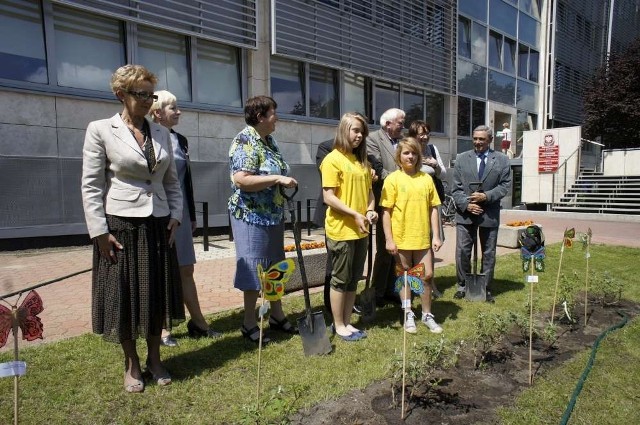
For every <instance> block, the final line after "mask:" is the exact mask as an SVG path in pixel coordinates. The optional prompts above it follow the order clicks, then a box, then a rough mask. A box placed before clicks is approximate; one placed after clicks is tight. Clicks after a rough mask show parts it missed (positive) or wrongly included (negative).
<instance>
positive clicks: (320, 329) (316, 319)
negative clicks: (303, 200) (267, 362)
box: [280, 186, 332, 356]
mask: <svg viewBox="0 0 640 425" xmlns="http://www.w3.org/2000/svg"><path fill="white" fill-rule="evenodd" d="M297 192H298V188H297V187H296V188H295V190H294V192H293V194H291V195H287V194H286V193H285V191H284V188H283V187H282V186H280V193H281V194H282V196H283V197H284V198H285V199H286V201H287V207H288V209H289V214H290V215H291V221H292V223H293V239H294V241H295V244H296V253H297V254H298V268H299V269H300V277H301V279H302V290H303V292H304V305H305V315H304V316H302V317H300V318H298V332H299V333H300V337H301V338H302V348H303V349H304V354H305V355H306V356H312V355H315V354H329V353H330V352H331V350H332V348H331V341H329V335H327V324H326V322H325V321H324V314H323V313H322V311H314V312H312V311H311V298H310V297H309V282H308V280H307V271H306V270H305V268H304V258H303V256H302V247H301V246H300V225H299V223H298V221H297V220H296V209H295V205H294V203H293V197H294V196H295V194H296V193H297Z"/></svg>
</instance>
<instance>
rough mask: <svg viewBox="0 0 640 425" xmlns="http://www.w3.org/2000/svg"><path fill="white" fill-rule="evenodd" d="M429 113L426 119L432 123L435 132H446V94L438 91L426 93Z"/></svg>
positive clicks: (432, 129)
mask: <svg viewBox="0 0 640 425" xmlns="http://www.w3.org/2000/svg"><path fill="white" fill-rule="evenodd" d="M425 97H426V98H427V114H426V117H425V120H426V121H427V122H428V123H429V125H431V131H433V132H434V133H445V131H444V95H441V94H437V93H426V94H425Z"/></svg>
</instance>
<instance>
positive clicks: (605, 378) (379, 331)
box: [0, 244, 640, 424]
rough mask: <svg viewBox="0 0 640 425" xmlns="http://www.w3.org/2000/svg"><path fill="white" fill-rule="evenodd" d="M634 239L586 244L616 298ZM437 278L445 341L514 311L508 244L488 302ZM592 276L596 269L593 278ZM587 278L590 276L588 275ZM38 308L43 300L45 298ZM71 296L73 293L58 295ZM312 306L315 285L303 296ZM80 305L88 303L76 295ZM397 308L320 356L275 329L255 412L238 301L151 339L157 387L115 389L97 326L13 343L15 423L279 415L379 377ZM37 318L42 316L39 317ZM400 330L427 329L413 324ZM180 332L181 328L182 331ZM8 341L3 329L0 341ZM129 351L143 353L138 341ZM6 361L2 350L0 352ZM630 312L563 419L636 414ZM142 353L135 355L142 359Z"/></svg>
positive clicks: (118, 360)
mask: <svg viewBox="0 0 640 425" xmlns="http://www.w3.org/2000/svg"><path fill="white" fill-rule="evenodd" d="M559 253H560V251H559V245H558V244H555V245H552V246H549V247H547V259H546V270H547V271H546V272H545V273H541V274H540V283H539V284H537V285H536V287H535V289H536V293H535V297H536V298H535V299H536V301H535V306H536V309H537V310H538V311H539V312H541V314H547V315H548V313H545V312H549V311H550V309H551V304H552V299H553V288H554V285H555V279H556V273H557V270H558V259H559ZM639 255H640V250H638V249H632V248H625V247H611V246H604V245H594V246H592V247H591V259H590V270H592V271H593V272H594V273H595V276H601V275H602V273H603V272H605V271H607V272H609V273H610V274H611V276H612V277H613V278H614V279H616V280H617V281H618V282H620V283H622V284H623V286H624V293H623V297H624V298H626V299H629V300H633V301H635V302H640V287H639V286H638V285H637V279H636V276H637V272H638V270H640V267H638V266H636V264H637V263H635V261H636V260H637V258H638V256H639ZM574 273H576V275H575V276H577V277H575V278H574V280H576V282H577V283H578V284H577V285H576V287H575V288H574V290H575V291H580V290H581V289H582V288H583V285H584V276H585V259H584V254H583V252H582V250H581V249H580V248H579V247H574V248H573V249H570V250H565V253H564V258H563V274H564V275H566V276H574ZM436 279H437V282H438V287H439V288H440V289H441V290H443V289H446V293H445V296H444V298H443V299H440V300H438V301H436V302H435V303H434V305H433V311H434V314H435V315H436V319H437V320H438V322H439V323H441V324H442V326H443V327H444V330H445V333H444V335H445V336H446V338H448V339H450V340H460V339H469V338H470V337H471V336H472V334H473V329H472V323H473V320H474V318H476V317H477V315H478V314H480V313H482V312H495V311H508V310H514V311H515V310H517V311H523V309H524V308H525V305H526V302H527V296H528V292H529V291H528V287H527V286H526V285H525V283H524V279H523V273H522V269H521V261H520V258H519V256H518V255H517V254H511V255H507V256H502V257H500V258H499V259H498V263H497V267H496V274H495V281H494V288H493V289H494V291H493V293H494V295H496V296H497V302H496V304H495V305H490V304H486V303H469V302H467V301H465V300H454V299H453V293H454V292H455V289H454V287H455V270H454V267H453V266H447V267H443V268H438V269H437V270H436ZM593 280H596V279H595V278H594V279H593ZM590 285H594V286H597V285H598V283H597V282H593V281H592V282H591V283H590ZM44 302H45V308H46V300H44ZM69 302H73V300H69ZM312 303H313V305H314V306H316V309H319V308H320V306H321V304H322V295H321V294H316V295H314V296H312ZM87 308H89V306H87ZM285 309H286V310H287V311H288V312H289V314H290V317H292V318H293V317H298V316H300V315H301V314H302V312H303V309H304V303H303V299H302V297H300V296H288V297H287V299H286V300H285ZM399 316H400V314H399V308H398V307H396V306H393V307H392V306H388V307H386V308H384V309H382V310H381V311H379V313H378V317H377V318H376V321H375V322H374V323H373V324H371V325H370V326H368V329H367V330H368V334H369V337H368V338H367V339H366V340H364V341H361V342H357V343H348V342H343V341H341V340H340V341H339V340H333V341H332V342H333V344H334V345H335V350H334V352H333V353H332V354H331V355H329V356H322V357H320V356H315V357H305V356H304V354H303V351H302V344H301V340H300V337H299V336H294V337H285V336H281V337H279V339H278V340H277V341H278V342H277V343H275V344H272V345H270V346H268V347H266V348H265V349H264V350H263V351H262V356H261V362H262V363H261V364H262V374H261V383H262V384H261V392H260V394H261V398H260V406H261V408H260V414H259V415H258V414H256V412H255V407H256V367H257V361H258V351H257V349H256V348H255V347H254V346H253V345H252V344H250V343H248V342H246V341H245V340H244V339H243V338H242V336H241V334H240V331H239V324H240V322H241V311H239V310H234V311H227V312H224V313H220V314H216V315H213V316H211V317H209V319H210V320H211V321H212V322H213V326H214V328H215V329H217V330H222V331H224V336H223V337H222V338H220V339H217V340H192V339H189V338H186V326H185V325H182V326H180V327H178V328H177V329H175V331H174V335H175V336H176V337H177V338H178V339H179V343H180V346H179V347H176V348H167V347H163V348H162V355H163V358H164V360H165V363H166V366H167V368H168V369H169V370H170V371H171V373H172V376H173V378H174V381H173V384H172V385H170V386H168V387H158V386H156V385H148V386H147V388H146V390H145V392H144V393H143V394H127V393H125V392H124V391H123V388H122V381H123V373H124V370H123V366H122V354H121V351H120V347H119V346H118V345H114V344H109V343H105V342H103V341H102V340H101V338H100V337H99V336H95V335H84V336H81V337H78V338H72V339H68V340H64V341H59V342H55V343H51V344H45V345H40V346H37V347H33V348H29V346H28V343H23V341H21V342H20V344H21V347H23V348H22V350H21V353H20V357H21V360H24V361H26V363H27V374H26V375H25V376H24V377H22V378H21V379H20V423H21V424H164V423H171V424H213V423H216V424H217V423H242V422H246V423H255V422H256V418H258V416H259V419H260V421H261V423H286V416H287V414H288V413H290V412H292V411H294V410H297V409H299V408H302V407H305V406H311V405H314V404H316V403H318V402H320V401H322V400H326V399H330V398H336V397H339V396H341V395H343V394H345V393H346V392H348V391H350V390H352V389H354V388H363V387H365V386H367V385H368V384H370V383H372V382H373V381H377V380H381V379H385V378H387V377H389V366H390V364H391V362H392V361H393V359H394V352H395V351H396V350H398V349H399V348H400V347H401V344H402V332H401V327H400V325H399V322H398V319H399ZM44 326H45V328H46V326H47V324H46V323H45V324H44ZM419 330H420V332H419V333H418V335H416V336H413V337H412V338H414V339H415V341H421V340H422V341H423V340H424V339H427V338H433V339H436V338H439V337H438V336H436V335H433V334H430V333H429V332H427V331H426V328H424V327H421V328H419ZM183 337H184V338H183ZM11 343H12V338H11V337H10V339H9V342H8V344H11ZM139 352H140V354H141V361H142V362H144V360H145V359H144V353H145V352H146V350H145V346H144V342H140V343H139ZM588 355H589V352H588V351H585V352H584V353H581V354H580V355H578V356H577V357H576V358H574V359H573V360H571V361H569V362H567V363H566V364H564V365H562V366H561V367H559V368H557V369H554V370H553V371H552V372H550V373H548V374H547V375H546V376H544V377H539V378H537V379H536V382H535V384H534V385H533V386H532V387H531V388H529V389H527V390H526V391H524V392H523V393H522V394H521V395H520V396H519V397H518V398H517V399H516V400H515V404H514V406H513V407H506V408H503V409H501V411H500V416H501V418H502V419H503V421H504V423H509V424H546V423H549V424H552V423H553V424H556V423H559V421H560V418H561V416H562V413H563V412H564V409H565V407H566V404H567V402H568V400H569V398H570V396H571V393H572V392H573V389H574V387H575V384H576V382H577V379H578V377H579V376H580V374H581V373H582V370H583V368H584V365H585V364H586V359H587V357H588ZM9 360H12V353H11V352H8V353H3V354H2V355H0V361H1V362H5V361H9ZM638 360H640V322H639V320H638V319H634V320H632V321H631V322H630V324H629V325H628V326H627V327H625V328H624V329H622V330H621V331H618V332H615V333H613V334H611V335H610V336H608V337H607V338H606V339H605V340H604V341H603V342H602V344H601V346H600V350H599V351H598V356H597V360H596V364H595V366H594V368H593V370H592V372H591V374H590V376H589V378H588V379H587V382H586V384H585V386H584V389H583V391H582V393H581V394H580V397H579V398H578V402H577V404H576V407H575V410H574V413H573V416H572V418H571V421H570V422H569V423H572V424H630V423H640V414H639V413H638V409H637V405H638V403H639V402H640V396H639V395H638V394H640V384H639V382H640V368H639V367H638V366H637V365H638ZM143 364H144V363H143ZM13 381H14V380H13V378H4V379H1V380H0V423H12V421H13V391H14V390H13V384H14V382H13Z"/></svg>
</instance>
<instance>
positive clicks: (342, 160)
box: [320, 113, 378, 341]
mask: <svg viewBox="0 0 640 425" xmlns="http://www.w3.org/2000/svg"><path fill="white" fill-rule="evenodd" d="M368 133H369V129H368V127H367V121H366V119H365V118H364V117H363V116H362V115H360V114H358V113H346V114H344V115H343V116H342V119H341V120H340V124H339V125H338V129H337V132H336V137H335V141H334V144H333V150H332V151H331V152H330V153H329V154H328V155H327V156H326V157H325V158H324V160H323V161H322V164H320V171H321V173H322V190H323V199H324V203H325V204H326V205H327V206H328V208H327V213H326V218H325V231H326V237H327V250H328V251H330V253H331V261H332V272H331V281H330V285H331V289H330V299H331V311H332V314H333V331H334V332H336V333H337V334H338V336H340V337H341V338H342V339H343V340H344V341H358V340H360V339H362V338H365V337H366V333H364V332H363V331H361V330H359V329H357V328H355V327H354V326H353V325H351V314H352V311H353V305H354V303H355V299H356V289H357V287H358V280H359V279H360V277H361V276H362V271H363V270H364V263H365V260H366V256H367V244H368V242H369V238H368V237H367V235H368V234H369V232H370V229H369V226H370V225H371V224H374V223H375V222H376V221H377V220H378V214H377V213H376V212H375V211H374V207H375V199H374V196H373V190H372V177H371V169H370V165H369V162H368V161H367V146H366V139H367V135H368Z"/></svg>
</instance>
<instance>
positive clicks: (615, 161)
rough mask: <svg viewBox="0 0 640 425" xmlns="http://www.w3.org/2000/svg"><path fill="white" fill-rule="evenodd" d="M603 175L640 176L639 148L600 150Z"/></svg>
mask: <svg viewBox="0 0 640 425" xmlns="http://www.w3.org/2000/svg"><path fill="white" fill-rule="evenodd" d="M602 173H603V174H604V175H605V176H640V149H616V150H607V151H602Z"/></svg>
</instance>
